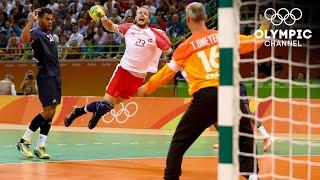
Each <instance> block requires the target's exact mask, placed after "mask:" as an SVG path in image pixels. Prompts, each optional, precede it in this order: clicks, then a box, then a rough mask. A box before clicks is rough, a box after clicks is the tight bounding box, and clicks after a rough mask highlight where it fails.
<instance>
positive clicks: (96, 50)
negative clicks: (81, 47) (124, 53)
mask: <svg viewBox="0 0 320 180" xmlns="http://www.w3.org/2000/svg"><path fill="white" fill-rule="evenodd" d="M91 44H92V47H93V54H92V58H94V59H96V58H97V59H99V58H104V57H105V56H104V54H103V53H104V52H105V50H104V47H102V46H98V42H97V41H96V40H95V39H92V40H91Z"/></svg>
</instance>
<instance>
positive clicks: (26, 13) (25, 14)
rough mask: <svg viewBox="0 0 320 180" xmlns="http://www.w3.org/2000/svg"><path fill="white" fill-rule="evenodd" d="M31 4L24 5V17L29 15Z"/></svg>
mask: <svg viewBox="0 0 320 180" xmlns="http://www.w3.org/2000/svg"><path fill="white" fill-rule="evenodd" d="M30 12H31V11H30V6H28V5H24V6H23V10H22V17H23V18H25V17H28V15H29V13H30Z"/></svg>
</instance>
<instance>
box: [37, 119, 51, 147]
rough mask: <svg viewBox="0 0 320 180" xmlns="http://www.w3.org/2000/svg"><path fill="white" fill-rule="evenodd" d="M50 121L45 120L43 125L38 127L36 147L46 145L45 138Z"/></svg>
mask: <svg viewBox="0 0 320 180" xmlns="http://www.w3.org/2000/svg"><path fill="white" fill-rule="evenodd" d="M51 123H52V119H49V120H46V122H45V123H43V124H42V125H41V126H40V134H39V139H38V144H37V146H38V147H44V146H45V144H46V140H47V136H48V134H49V131H50V128H51Z"/></svg>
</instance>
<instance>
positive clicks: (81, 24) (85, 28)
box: [78, 18, 88, 37]
mask: <svg viewBox="0 0 320 180" xmlns="http://www.w3.org/2000/svg"><path fill="white" fill-rule="evenodd" d="M84 23H85V21H84V19H83V18H80V19H79V20H78V26H79V33H80V34H82V36H83V37H85V36H87V31H88V26H85V24H84Z"/></svg>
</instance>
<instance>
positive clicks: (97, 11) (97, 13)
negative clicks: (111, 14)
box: [88, 5, 106, 21]
mask: <svg viewBox="0 0 320 180" xmlns="http://www.w3.org/2000/svg"><path fill="white" fill-rule="evenodd" d="M88 13H89V16H90V17H91V18H92V19H93V20H94V21H100V18H101V17H103V16H105V15H106V14H105V12H104V9H103V7H102V6H100V5H94V6H92V7H91V8H90V10H89V11H88Z"/></svg>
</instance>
